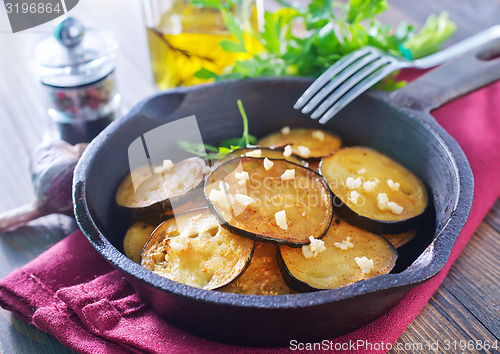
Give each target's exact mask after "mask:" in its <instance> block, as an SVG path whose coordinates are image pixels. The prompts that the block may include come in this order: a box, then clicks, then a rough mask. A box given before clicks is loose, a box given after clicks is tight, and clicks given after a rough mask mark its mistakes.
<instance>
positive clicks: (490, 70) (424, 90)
mask: <svg viewBox="0 0 500 354" xmlns="http://www.w3.org/2000/svg"><path fill="white" fill-rule="evenodd" d="M497 80H500V40H494V41H492V42H491V43H489V44H487V45H484V46H482V47H481V48H479V49H476V50H473V51H470V52H469V53H467V54H466V55H464V56H463V57H461V58H459V59H457V60H455V61H452V62H449V63H447V64H444V65H442V66H440V67H437V68H436V69H434V70H432V71H429V72H428V73H426V74H424V75H422V76H421V77H419V78H418V79H416V80H415V81H413V82H411V83H409V84H408V85H406V86H405V87H403V88H401V89H399V90H397V91H394V92H392V93H391V94H390V95H389V99H390V100H391V101H392V102H394V103H395V104H396V105H398V106H399V107H402V108H409V109H415V110H420V111H427V112H428V111H431V110H433V109H435V108H438V107H440V106H442V105H443V104H445V103H447V102H449V101H452V100H454V99H456V98H459V97H461V96H464V95H465V94H467V93H470V92H472V91H475V90H477V89H479V88H481V87H484V86H487V85H489V84H491V83H493V82H495V81H497Z"/></svg>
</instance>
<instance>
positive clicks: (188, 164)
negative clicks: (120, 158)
mask: <svg viewBox="0 0 500 354" xmlns="http://www.w3.org/2000/svg"><path fill="white" fill-rule="evenodd" d="M204 168H205V161H203V159H201V158H199V157H192V158H188V159H185V160H183V161H180V162H178V163H176V164H175V165H173V166H169V167H162V166H158V167H154V168H153V169H151V168H150V167H149V166H143V167H139V168H137V169H135V170H134V171H133V172H132V173H131V174H129V175H128V176H127V177H126V178H125V179H124V180H123V182H122V183H121V185H120V186H119V187H118V191H117V192H116V202H117V204H118V205H120V206H122V207H125V208H129V209H132V210H134V211H135V212H136V213H139V214H141V213H149V212H152V213H161V212H163V211H168V210H171V209H172V207H173V206H180V205H182V204H183V203H185V202H187V201H189V200H191V199H192V198H191V196H190V195H189V193H190V192H191V191H193V190H195V189H196V188H197V187H198V186H200V185H201V183H202V182H203V180H204V175H203V171H204ZM152 171H153V172H152ZM133 180H136V181H139V183H138V184H139V186H137V189H135V188H134V181H133ZM136 183H137V182H136Z"/></svg>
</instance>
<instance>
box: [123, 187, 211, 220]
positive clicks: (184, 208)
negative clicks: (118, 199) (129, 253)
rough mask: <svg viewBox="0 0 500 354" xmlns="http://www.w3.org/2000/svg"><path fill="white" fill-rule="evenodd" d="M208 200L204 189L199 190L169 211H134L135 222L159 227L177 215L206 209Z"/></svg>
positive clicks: (148, 209)
mask: <svg viewBox="0 0 500 354" xmlns="http://www.w3.org/2000/svg"><path fill="white" fill-rule="evenodd" d="M207 206H208V205H207V199H206V198H205V194H204V193H203V189H202V188H197V189H195V190H192V191H190V192H188V193H186V195H185V197H183V200H182V204H181V205H180V206H178V207H175V208H173V209H169V210H157V209H152V208H141V209H133V218H134V220H139V221H143V222H145V223H148V224H153V225H159V224H161V223H162V222H163V221H165V220H167V219H170V218H172V217H174V216H176V215H180V214H184V213H187V212H188V211H191V210H196V209H202V208H206V207H207Z"/></svg>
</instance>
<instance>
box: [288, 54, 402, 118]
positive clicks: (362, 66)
mask: <svg viewBox="0 0 500 354" xmlns="http://www.w3.org/2000/svg"><path fill="white" fill-rule="evenodd" d="M397 63H398V61H397V59H396V58H394V57H392V56H390V55H387V54H385V53H383V52H381V51H380V50H378V49H376V48H372V47H365V48H362V49H360V50H357V51H355V52H352V53H351V54H349V55H347V56H345V57H343V58H342V59H340V60H339V61H337V62H336V63H335V64H334V65H333V66H332V67H330V68H329V69H328V70H326V71H325V72H324V73H323V74H322V75H321V76H320V77H319V78H318V79H317V80H316V81H314V82H313V83H312V85H311V86H309V88H308V89H307V90H306V91H305V92H304V93H303V94H302V96H301V97H300V98H299V99H298V100H297V102H296V103H295V105H294V106H293V107H294V108H295V109H300V110H301V111H302V113H304V114H309V113H311V112H312V113H311V118H312V119H317V118H320V117H321V119H320V120H319V122H320V123H321V124H324V123H326V122H327V121H328V120H330V118H331V117H333V116H334V115H335V114H336V113H338V112H339V111H340V110H341V109H342V108H344V107H345V106H346V105H347V104H349V103H350V102H351V101H352V100H354V99H355V98H356V97H358V96H359V95H360V94H361V93H363V92H364V91H366V90H367V89H368V88H370V87H371V86H373V85H374V84H375V83H377V82H378V81H380V80H381V79H383V78H384V77H385V76H387V75H389V74H390V73H391V72H393V71H395V70H397V69H398V65H397ZM318 105H319V106H318ZM316 107H317V108H316Z"/></svg>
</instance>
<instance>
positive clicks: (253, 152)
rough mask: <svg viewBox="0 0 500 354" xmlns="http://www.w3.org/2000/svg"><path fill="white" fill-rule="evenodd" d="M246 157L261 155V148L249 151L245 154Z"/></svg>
mask: <svg viewBox="0 0 500 354" xmlns="http://www.w3.org/2000/svg"><path fill="white" fill-rule="evenodd" d="M245 155H246V156H248V157H261V156H262V150H260V149H259V150H252V151H249V152H247V153H246V154H245Z"/></svg>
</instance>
